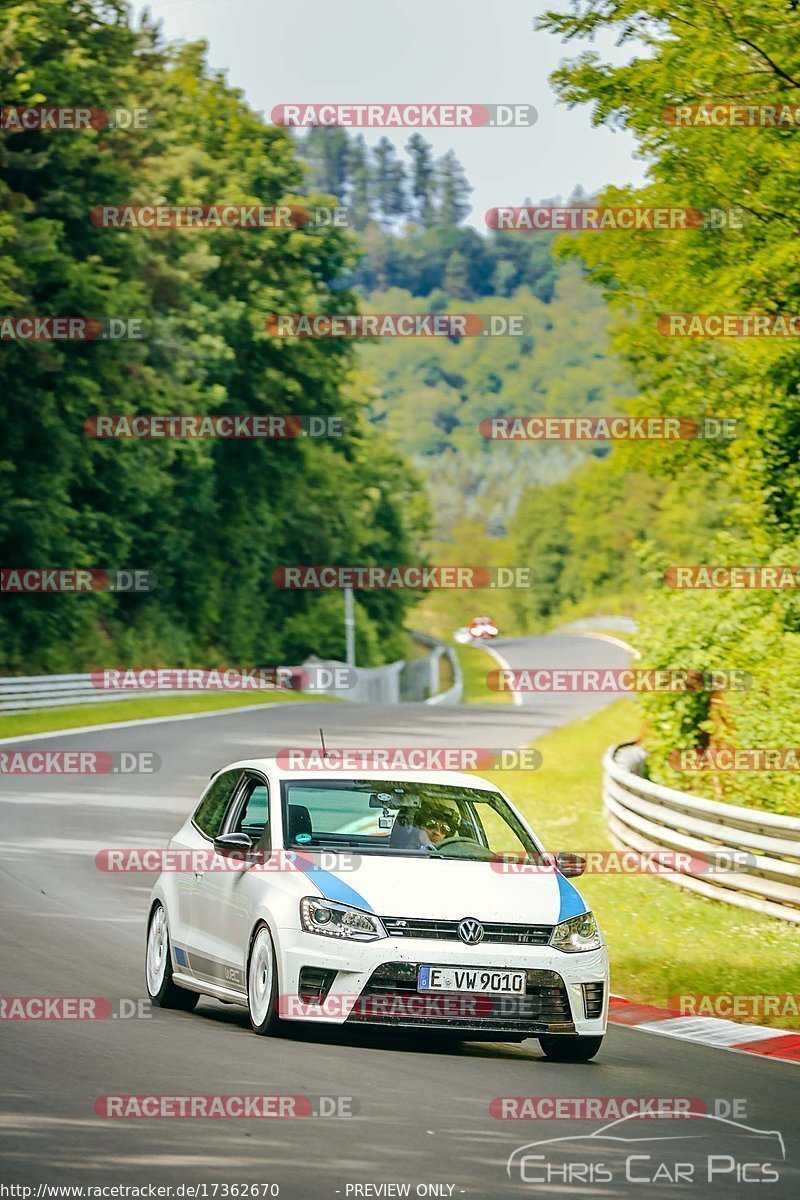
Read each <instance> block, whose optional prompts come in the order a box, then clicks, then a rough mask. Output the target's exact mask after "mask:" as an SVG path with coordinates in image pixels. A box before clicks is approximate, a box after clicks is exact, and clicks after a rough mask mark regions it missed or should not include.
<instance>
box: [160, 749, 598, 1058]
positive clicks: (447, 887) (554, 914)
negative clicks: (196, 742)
mask: <svg viewBox="0 0 800 1200" xmlns="http://www.w3.org/2000/svg"><path fill="white" fill-rule="evenodd" d="M168 857H169V860H170V861H169V862H168V863H167V865H168V866H170V867H172V868H173V869H169V870H164V871H162V873H161V874H160V876H159V878H158V880H157V882H156V884H155V887H154V888H153V892H152V895H151V899H150V906H149V911H148V929H147V951H146V976H147V989H148V993H149V995H150V997H151V999H152V1001H153V1003H154V1004H156V1005H160V1006H161V1007H164V1008H182V1009H192V1008H194V1006H195V1004H196V1003H197V1001H198V998H199V996H201V995H206V996H211V997H215V998H216V999H218V1000H223V1001H227V1002H229V1003H233V1004H239V1005H241V1006H243V1007H246V1008H247V1009H248V1011H249V1014H250V1022H251V1024H252V1027H253V1029H254V1030H255V1031H256V1033H271V1032H273V1031H275V1030H276V1029H277V1028H278V1027H279V1025H280V1022H281V1021H282V1020H302V1021H315V1022H328V1023H333V1024H344V1023H345V1022H347V1024H348V1025H355V1024H360V1025H363V1024H371V1025H381V1026H392V1027H398V1028H406V1029H414V1030H418V1031H421V1030H424V1029H434V1030H438V1031H440V1032H442V1031H445V1032H448V1033H451V1034H455V1035H457V1036H459V1037H464V1038H479V1039H481V1040H485V1041H522V1040H523V1039H525V1038H528V1037H535V1038H538V1039H539V1042H540V1044H541V1047H542V1050H543V1051H544V1053H545V1054H546V1055H547V1056H548V1057H549V1058H554V1059H559V1060H563V1061H570V1062H576V1061H587V1060H588V1059H590V1058H592V1057H593V1056H594V1055H595V1054H596V1053H597V1051H598V1049H599V1047H600V1043H601V1041H602V1038H603V1034H604V1033H605V1027H606V1016H607V1010H608V956H607V953H606V947H605V943H604V941H603V938H602V935H601V933H600V930H599V928H598V926H597V922H596V921H595V919H594V917H593V916H592V914H591V912H589V911H588V910H587V908H586V905H585V904H584V902H583V900H582V899H581V897H580V895H579V894H578V892H577V891H576V889H575V888H574V886H573V885H572V884H571V883H570V882H569V880H568V878H567V877H566V876H567V875H568V874H569V875H575V874H580V873H581V872H582V870H583V860H582V859H579V858H577V856H574V855H556V856H555V859H553V858H552V857H550V856H547V855H546V853H545V851H544V848H543V847H542V845H541V843H540V842H539V840H538V838H537V837H536V836H535V834H534V833H533V832H532V831H531V829H530V828H529V827H528V825H527V824H526V822H525V821H524V820H523V818H522V817H521V816H520V814H519V813H518V812H517V811H516V810H515V809H514V807H513V806H512V805H511V804H510V802H509V801H508V800H507V799H506V797H505V796H504V795H503V793H502V792H500V791H499V790H498V789H497V788H496V787H495V786H494V785H493V784H491V783H489V782H488V781H487V780H485V779H481V778H480V777H478V776H475V775H472V774H465V773H460V772H450V771H405V770H404V771H402V772H401V773H400V776H399V777H398V776H395V777H393V778H390V779H387V778H385V777H383V778H382V777H376V772H375V771H374V770H373V771H371V772H350V771H348V773H347V776H346V777H343V775H342V772H341V771H337V770H332V769H328V768H326V769H323V770H304V771H299V770H296V769H288V768H286V767H284V766H281V765H279V764H278V762H277V761H276V760H275V759H254V760H249V761H245V762H239V763H234V764H232V765H231V766H229V767H225V768H224V769H223V770H221V771H219V772H217V773H216V774H215V775H214V776H212V779H211V782H210V784H209V786H208V787H207V788H206V790H205V792H204V794H203V796H202V797H201V800H200V803H199V805H198V806H197V808H196V810H195V812H194V813H193V815H192V816H191V817H190V818H188V819H187V821H186V822H185V824H184V825H183V826H182V828H181V829H180V830H179V831H178V833H177V834H176V835H175V837H174V838H173V839H172V840H171V841H170V843H169V849H168Z"/></svg>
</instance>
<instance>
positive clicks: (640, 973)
mask: <svg viewBox="0 0 800 1200" xmlns="http://www.w3.org/2000/svg"><path fill="white" fill-rule="evenodd" d="M638 732H639V717H638V715H637V712H636V710H635V708H634V703H633V701H632V700H623V701H620V702H619V703H618V704H614V705H612V706H611V707H609V708H607V709H604V710H603V711H602V712H601V713H598V714H596V715H595V716H592V717H589V718H587V719H585V720H583V721H576V722H574V723H573V724H572V725H568V726H565V727H564V728H563V729H557V730H555V731H554V732H552V733H549V734H547V735H545V736H544V737H542V738H541V739H539V740H538V741H537V742H536V743H535V744H536V746H537V747H538V749H539V750H541V752H542V756H543V760H544V761H543V763H542V766H541V767H540V768H539V770H538V771H535V772H532V773H520V774H516V773H511V772H508V771H505V772H503V771H496V772H487V773H486V774H487V775H488V777H489V778H491V779H492V780H493V782H494V783H496V784H497V786H498V787H500V788H502V789H503V790H504V791H505V792H507V793H508V795H509V796H510V797H511V799H512V800H513V801H514V802H515V803H516V804H518V805H519V807H520V808H521V809H522V811H523V812H524V813H525V815H526V817H527V818H528V819H529V820H530V822H531V824H532V825H533V827H534V829H536V830H537V832H538V833H539V834H540V836H541V837H542V839H543V841H544V843H545V845H546V846H547V848H548V850H551V851H556V850H575V851H577V852H579V853H580V851H582V850H603V849H611V848H612V842H611V839H610V837H609V835H608V831H607V829H606V824H605V820H604V818H603V807H602V800H601V791H600V785H601V775H602V772H601V768H600V759H601V757H602V755H603V752H604V751H605V750H606V749H607V748H608V747H609V746H610V745H611V744H612V743H613V742H615V741H619V742H622V741H628V740H631V739H632V738H635V737H636V736H637V734H638ZM481 773H482V774H484V772H481ZM576 883H577V885H578V888H579V889H580V892H581V894H582V895H583V896H584V898H585V900H586V902H587V904H589V906H590V907H591V908H592V910H593V911H594V912H595V914H596V915H597V919H598V920H599V922H600V924H601V926H602V927H603V930H604V932H605V935H606V938H607V939H608V944H609V954H610V957H611V989H612V991H614V992H616V993H618V994H619V995H623V996H627V997H628V998H629V999H631V1000H636V1001H642V1002H645V1003H650V1004H657V1005H666V1004H667V1001H668V998H669V997H670V996H675V995H679V994H686V993H734V994H736V995H743V996H753V995H763V994H768V995H774V994H776V993H784V992H789V993H792V992H797V927H796V926H794V925H791V924H789V923H788V922H785V921H779V920H775V919H774V918H771V917H764V916H760V915H758V914H757V913H751V912H748V911H747V910H746V909H740V908H733V907H731V906H728V905H726V904H722V903H720V902H719V901H714V900H706V899H704V898H703V897H701V896H697V895H694V894H692V893H691V892H688V891H686V890H685V889H683V888H681V887H678V886H677V885H676V884H674V883H671V882H670V881H669V880H668V879H665V878H659V877H658V876H657V875H627V876H621V875H587V876H584V877H583V878H582V879H579V880H576ZM752 1023H754V1024H758V1025H774V1026H776V1027H785V1028H800V1018H798V1017H789V1016H787V1017H782V1018H769V1017H754V1018H752Z"/></svg>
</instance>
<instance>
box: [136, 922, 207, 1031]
mask: <svg viewBox="0 0 800 1200" xmlns="http://www.w3.org/2000/svg"><path fill="white" fill-rule="evenodd" d="M144 975H145V981H146V984H147V994H148V996H149V997H150V1000H151V1003H152V1004H154V1005H155V1007H156V1008H177V1009H180V1010H181V1011H182V1012H191V1011H192V1009H193V1008H194V1007H195V1005H196V1004H197V1001H198V1000H199V999H200V997H199V995H198V994H197V992H190V991H187V989H186V988H182V987H179V986H178V984H177V983H175V982H174V981H173V979H172V956H171V954H170V952H169V927H168V925H167V914H166V912H165V911H164V906H163V904H157V905H156V906H155V908H154V909H153V911H152V913H151V914H150V924H149V926H148V927H147V951H146V954H145V968H144Z"/></svg>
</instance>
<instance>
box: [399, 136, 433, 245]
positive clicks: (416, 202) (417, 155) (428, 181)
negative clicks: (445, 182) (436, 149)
mask: <svg viewBox="0 0 800 1200" xmlns="http://www.w3.org/2000/svg"><path fill="white" fill-rule="evenodd" d="M406 150H407V151H408V154H409V157H410V158H411V195H412V197H413V208H412V215H413V218H414V220H415V221H416V222H417V223H418V224H419V225H421V226H422V228H423V229H431V228H432V227H433V225H435V223H436V167H435V164H434V161H433V154H432V153H431V146H430V143H429V142H426V141H425V138H424V137H423V136H422V134H421V133H412V135H411V137H410V138H409V139H408V141H407V143H406Z"/></svg>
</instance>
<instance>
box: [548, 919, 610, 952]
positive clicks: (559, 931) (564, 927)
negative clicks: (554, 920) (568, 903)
mask: <svg viewBox="0 0 800 1200" xmlns="http://www.w3.org/2000/svg"><path fill="white" fill-rule="evenodd" d="M550 945H551V946H553V947H554V948H555V949H556V950H564V951H565V952H566V953H567V954H578V953H579V952H580V951H581V950H598V949H599V948H600V928H599V926H598V924H597V921H595V919H594V917H593V915H592V914H591V913H590V912H585V913H581V915H580V916H579V917H570V919H569V920H568V921H562V922H561V924H560V925H556V927H555V929H554V930H553V934H552V936H551V938H550Z"/></svg>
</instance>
